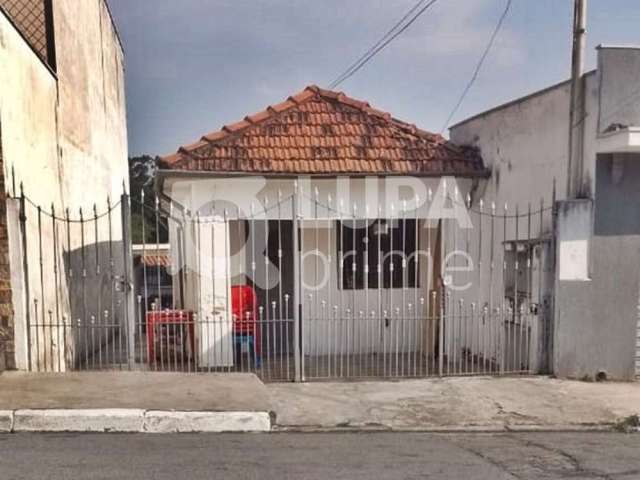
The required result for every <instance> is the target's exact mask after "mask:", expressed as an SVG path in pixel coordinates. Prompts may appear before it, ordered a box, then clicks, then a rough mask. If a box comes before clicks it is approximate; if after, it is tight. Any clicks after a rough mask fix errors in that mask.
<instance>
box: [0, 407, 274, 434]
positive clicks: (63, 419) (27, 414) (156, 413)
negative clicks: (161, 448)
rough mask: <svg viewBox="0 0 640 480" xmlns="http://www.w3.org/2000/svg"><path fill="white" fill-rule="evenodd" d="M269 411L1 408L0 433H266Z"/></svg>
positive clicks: (269, 424)
mask: <svg viewBox="0 0 640 480" xmlns="http://www.w3.org/2000/svg"><path fill="white" fill-rule="evenodd" d="M271 426H272V422H271V414H270V412H211V411H173V410H144V409H137V408H103V409H19V410H0V433H21V432H106V433H110V432H122V433H177V432H192V433H197V432H203V433H204V432H216V433H217V432H269V431H271Z"/></svg>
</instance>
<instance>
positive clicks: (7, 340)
mask: <svg viewBox="0 0 640 480" xmlns="http://www.w3.org/2000/svg"><path fill="white" fill-rule="evenodd" d="M1 127H2V126H1V125H0V371H2V370H5V369H10V368H15V355H14V329H13V306H12V303H11V272H10V269H9V237H8V232H7V194H6V190H5V182H4V161H3V159H2V131H1Z"/></svg>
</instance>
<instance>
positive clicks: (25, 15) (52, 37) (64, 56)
mask: <svg viewBox="0 0 640 480" xmlns="http://www.w3.org/2000/svg"><path fill="white" fill-rule="evenodd" d="M0 147H1V149H0V159H1V162H2V170H1V172H2V179H1V180H2V181H3V182H4V187H5V188H4V189H2V191H3V192H5V191H6V192H8V194H9V196H19V195H20V185H23V189H24V193H25V195H26V197H27V198H28V200H29V202H30V203H28V205H29V206H30V207H27V208H31V207H33V208H35V207H34V206H35V205H40V206H42V208H43V209H46V210H47V212H51V208H53V209H55V212H58V214H59V215H60V216H63V212H65V211H66V209H69V212H70V215H71V216H72V217H77V216H78V212H79V211H80V209H83V211H84V212H87V213H88V214H89V215H91V214H93V212H94V204H96V209H97V211H104V210H105V208H106V203H107V198H111V199H115V200H114V201H117V200H118V199H119V197H120V195H121V193H122V188H123V187H122V185H123V182H125V183H128V163H127V123H126V108H125V87H124V51H123V48H122V44H121V42H120V39H119V37H118V32H117V30H116V27H115V25H114V22H113V19H112V17H111V14H110V11H109V7H108V5H107V3H106V1H105V0H98V1H92V2H85V1H82V2H79V1H77V0H56V1H52V0H0ZM18 209H19V202H18V201H13V200H11V199H9V200H4V199H3V202H2V215H1V217H2V235H1V236H0V241H1V242H2V244H1V245H0V248H1V250H2V253H3V255H2V257H1V260H2V265H1V267H0V276H1V284H0V286H1V288H2V291H1V293H0V302H1V303H2V306H1V311H0V313H1V315H2V316H1V320H0V353H2V352H1V350H2V349H3V348H4V350H6V352H5V354H4V355H0V370H1V369H2V368H1V367H2V365H3V364H4V365H6V367H7V368H13V367H17V368H27V363H28V361H27V355H28V354H27V350H28V348H27V344H26V342H27V340H26V339H27V337H28V335H27V333H28V332H26V331H25V330H26V323H25V318H26V315H25V313H26V311H28V309H31V308H32V303H31V302H33V301H34V300H36V302H37V301H39V302H40V305H41V306H42V310H43V312H44V306H45V304H52V303H53V301H52V300H51V299H52V298H54V297H55V300H56V301H55V303H56V309H57V310H59V311H61V312H65V311H66V310H68V309H69V305H68V300H67V301H66V303H67V304H65V302H64V301H62V298H68V295H66V296H65V295H62V294H61V292H64V291H65V290H66V289H67V286H66V281H65V278H64V276H61V278H59V279H54V278H48V276H51V275H53V274H52V273H46V272H45V273H44V275H45V279H44V282H43V281H42V278H41V276H42V272H41V271H38V269H37V268H31V267H33V266H36V265H37V264H38V260H40V261H44V263H45V264H46V263H51V262H54V263H55V262H57V261H58V260H59V269H60V270H63V269H65V268H67V264H69V263H70V260H69V258H71V254H70V252H72V250H73V248H74V246H76V245H77V244H78V242H79V241H80V240H79V236H80V233H79V232H78V231H73V232H71V235H70V239H71V240H70V243H69V244H68V245H67V247H66V250H65V252H66V253H65V255H66V257H64V258H63V256H62V253H60V252H59V251H58V250H56V249H55V248H54V249H53V250H52V248H51V245H52V244H54V245H55V242H56V241H57V240H59V237H60V236H61V233H60V232H57V237H56V235H55V233H54V231H53V228H51V229H48V230H47V229H46V228H43V227H42V226H38V218H37V216H36V215H35V214H34V213H33V212H31V213H30V214H28V215H27V220H26V221H25V222H24V225H25V227H24V228H25V229H26V232H27V238H29V239H30V242H29V243H28V245H27V251H26V252H24V251H23V248H24V245H23V237H22V236H21V235H20V226H19V223H20V222H19V219H18ZM43 222H46V220H43ZM100 228H101V229H104V228H106V227H100ZM99 233H102V232H99ZM105 236H106V233H105ZM54 237H56V238H54ZM102 238H105V237H104V236H103V237H102ZM111 238H112V239H113V240H114V241H117V240H118V239H121V238H122V232H121V226H120V223H119V222H115V223H114V225H113V228H112V231H111ZM39 243H40V245H39ZM42 245H44V248H42ZM39 247H40V248H39ZM61 250H62V249H61ZM58 256H59V257H60V258H58ZM25 257H26V258H27V259H28V260H29V261H30V262H31V265H30V268H28V269H27V271H28V272H29V274H28V275H26V276H25V275H24V265H23V259H24V258H25ZM69 268H70V267H69ZM25 280H26V282H25ZM54 280H59V281H55V282H54ZM25 283H28V284H30V285H31V287H32V289H31V290H32V295H31V298H30V299H29V300H27V297H26V296H25V287H27V288H28V285H25ZM43 283H44V284H45V285H47V286H52V285H56V286H55V288H54V287H50V288H48V290H49V291H38V290H37V289H36V288H34V286H35V285H42V284H43ZM47 308H52V307H49V306H48V307H47ZM51 335H52V338H50V339H48V340H45V341H50V342H51V345H53V344H54V343H55V342H54V341H53V335H54V334H51ZM36 341H38V340H36ZM39 341H43V339H42V338H41V339H40V340H39ZM31 342H32V346H33V339H32V340H31ZM3 344H4V345H3ZM52 348H54V347H52ZM51 363H53V362H51ZM59 368H60V369H63V368H64V361H63V362H61V364H60V367H59Z"/></svg>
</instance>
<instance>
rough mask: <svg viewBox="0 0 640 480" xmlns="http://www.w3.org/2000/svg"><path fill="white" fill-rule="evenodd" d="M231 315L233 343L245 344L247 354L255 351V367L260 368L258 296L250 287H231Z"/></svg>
mask: <svg viewBox="0 0 640 480" xmlns="http://www.w3.org/2000/svg"><path fill="white" fill-rule="evenodd" d="M231 314H232V315H233V341H234V343H235V344H239V345H242V344H243V343H247V345H248V348H249V352H251V350H255V356H256V367H259V366H260V363H261V358H260V353H261V348H260V328H259V327H258V325H257V323H258V322H257V320H258V296H257V295H256V292H255V290H254V289H253V287H251V286H250V285H234V286H232V287H231Z"/></svg>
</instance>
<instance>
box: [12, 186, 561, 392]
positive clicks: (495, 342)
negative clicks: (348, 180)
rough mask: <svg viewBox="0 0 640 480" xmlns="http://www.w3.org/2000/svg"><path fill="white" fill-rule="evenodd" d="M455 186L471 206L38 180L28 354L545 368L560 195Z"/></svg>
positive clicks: (218, 367)
mask: <svg viewBox="0 0 640 480" xmlns="http://www.w3.org/2000/svg"><path fill="white" fill-rule="evenodd" d="M445 195H446V197H447V201H449V204H450V209H449V210H448V211H455V212H457V214H458V215H462V217H463V218H462V219H461V218H453V217H452V216H447V215H444V216H442V215H440V216H437V215H436V216H435V217H434V216H433V215H430V213H432V212H433V207H434V205H436V204H441V205H443V204H442V202H441V201H440V200H438V199H437V198H436V194H434V193H431V192H429V194H428V195H427V198H425V199H424V200H423V201H422V202H419V201H418V200H419V199H414V200H415V202H414V203H413V204H412V202H411V201H407V200H405V201H402V202H400V203H399V204H397V205H394V204H382V203H378V204H375V205H366V204H365V205H358V204H355V203H354V204H352V205H349V206H346V205H345V204H344V203H343V202H340V201H334V200H332V198H331V196H330V195H325V196H323V195H321V194H320V193H319V192H318V191H317V190H316V191H315V192H306V191H303V189H302V188H295V189H294V191H293V192H292V193H291V194H287V195H283V194H282V193H278V195H277V198H274V199H271V200H269V199H267V198H264V199H263V201H261V202H259V203H255V204H252V205H251V207H250V208H249V209H248V211H243V210H242V209H241V208H239V207H237V206H236V207H234V206H230V205H226V204H217V203H216V202H211V203H209V204H207V205H205V206H204V207H202V208H200V209H199V210H198V211H196V212H191V211H189V210H187V209H186V208H185V207H184V206H183V205H179V204H177V203H176V202H175V201H173V200H171V199H169V198H161V199H160V198H148V197H147V198H145V195H144V193H143V194H142V195H140V197H139V199H138V200H132V199H131V198H130V197H129V196H128V195H127V194H123V195H122V197H121V199H120V201H119V202H117V203H115V204H112V203H111V202H110V201H106V202H105V205H104V208H103V209H102V210H101V209H100V208H98V207H95V208H94V209H93V210H92V211H91V212H89V214H87V213H86V212H83V211H82V210H79V211H78V212H77V213H76V214H75V215H74V214H73V213H72V212H70V211H68V210H67V211H65V212H56V211H55V209H53V208H51V209H49V210H47V211H45V210H44V209H43V208H42V207H39V206H37V205H35V204H33V203H31V202H30V201H29V199H28V197H27V196H26V195H24V194H23V195H22V196H20V197H19V202H20V227H21V236H20V238H21V244H22V245H21V248H22V251H23V259H24V265H23V269H24V272H25V275H24V291H25V296H26V303H27V305H28V306H29V308H28V309H27V311H26V315H27V316H26V325H27V328H26V333H27V339H26V344H27V349H28V360H29V368H30V369H31V370H37V371H64V370H69V369H75V370H108V369H138V370H150V371H180V372H254V373H256V374H257V375H259V376H260V377H261V378H262V379H263V380H265V381H294V380H324V379H326V380H329V379H359V378H402V377H414V378H415V377H425V376H444V375H483V374H490V375H498V374H514V373H535V372H540V371H544V370H545V368H546V365H547V355H548V351H549V349H550V344H549V342H550V338H551V335H550V329H551V315H550V312H551V303H552V296H551V291H552V280H553V274H552V272H553V251H554V247H553V237H552V235H551V232H552V231H553V209H552V208H551V205H553V202H551V203H550V204H548V205H545V203H544V202H542V201H541V202H540V203H539V204H538V205H536V206H535V207H534V206H530V205H527V207H526V209H525V210H524V211H523V210H520V209H519V208H518V207H515V208H513V209H512V208H510V207H509V206H508V205H502V207H498V206H497V205H495V204H487V203H485V202H483V201H482V200H476V201H475V203H472V201H471V197H470V196H467V197H466V198H463V197H462V195H461V194H460V193H459V192H457V190H456V191H454V192H449V193H445ZM132 226H133V227H134V228H133V230H132ZM132 237H135V238H132Z"/></svg>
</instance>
